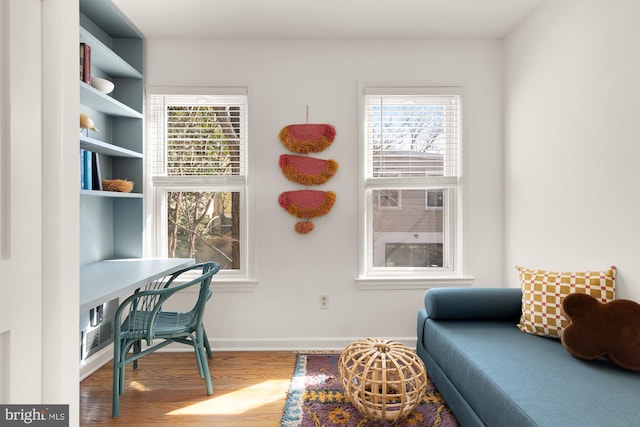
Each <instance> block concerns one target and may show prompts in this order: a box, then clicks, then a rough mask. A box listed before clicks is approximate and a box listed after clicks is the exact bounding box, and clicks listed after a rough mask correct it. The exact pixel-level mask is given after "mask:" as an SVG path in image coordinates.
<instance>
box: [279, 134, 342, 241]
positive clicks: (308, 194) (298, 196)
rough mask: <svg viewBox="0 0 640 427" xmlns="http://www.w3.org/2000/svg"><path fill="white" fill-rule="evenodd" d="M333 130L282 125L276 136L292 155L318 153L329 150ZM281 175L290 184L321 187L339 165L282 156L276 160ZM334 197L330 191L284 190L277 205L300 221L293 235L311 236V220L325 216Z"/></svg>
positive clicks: (307, 158)
mask: <svg viewBox="0 0 640 427" xmlns="http://www.w3.org/2000/svg"><path fill="white" fill-rule="evenodd" d="M335 135H336V130H335V128H334V127H333V126H331V125H328V124H299V125H288V126H285V127H284V128H283V129H282V130H281V131H280V134H279V137H280V141H281V142H282V144H283V145H284V146H285V147H286V148H287V149H288V150H289V151H291V152H294V153H300V154H308V153H317V152H319V151H322V150H324V149H326V148H327V147H329V146H330V145H331V144H332V143H333V140H334V138H335ZM278 163H279V166H280V170H281V171H282V174H283V175H284V176H285V177H286V178H287V179H288V180H289V181H291V182H295V183H297V184H301V185H304V186H311V185H321V184H324V183H326V182H327V181H329V180H330V179H331V178H332V177H333V176H334V175H335V173H336V172H337V170H338V162H336V161H335V160H332V159H330V160H324V159H318V158H315V157H311V156H308V155H296V154H282V155H281V156H280V160H279V162H278ZM335 200H336V194H335V193H334V192H333V191H321V190H308V189H307V190H295V191H285V192H283V193H281V194H280V196H279V197H278V204H280V206H281V207H282V208H283V209H284V210H286V211H287V212H288V213H290V214H291V215H293V216H295V217H296V218H298V219H301V220H302V221H298V222H297V223H296V225H295V227H294V228H295V230H296V232H298V233H300V234H307V233H310V232H311V231H312V230H313V229H314V225H313V223H312V222H311V221H309V220H310V219H311V218H316V217H319V216H323V215H326V214H327V213H329V211H330V210H331V208H332V207H333V205H334V203H335Z"/></svg>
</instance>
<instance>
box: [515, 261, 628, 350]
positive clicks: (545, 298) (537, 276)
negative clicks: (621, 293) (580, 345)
mask: <svg viewBox="0 0 640 427" xmlns="http://www.w3.org/2000/svg"><path fill="white" fill-rule="evenodd" d="M516 268H517V269H518V271H519V272H520V273H519V278H520V286H521V288H522V315H521V317H520V323H519V324H518V328H520V330H521V331H523V332H527V333H530V334H535V335H542V336H548V337H554V338H560V336H561V335H562V330H563V328H565V327H566V326H567V324H568V321H567V319H566V318H565V317H564V316H563V315H562V300H563V299H564V297H565V296H567V295H569V294H572V293H583V294H588V295H591V296H593V297H595V298H597V299H598V300H599V301H601V302H603V303H606V302H609V301H612V300H613V299H614V298H615V278H616V268H615V267H611V268H609V269H608V270H605V271H584V272H556V271H546V270H531V269H528V268H524V267H520V266H517V267H516Z"/></svg>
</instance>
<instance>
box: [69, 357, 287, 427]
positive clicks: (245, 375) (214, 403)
mask: <svg viewBox="0 0 640 427" xmlns="http://www.w3.org/2000/svg"><path fill="white" fill-rule="evenodd" d="M295 359H296V355H295V353H293V352H214V354H213V358H212V359H210V360H209V368H210V370H211V379H212V381H213V395H212V396H207V393H206V389H205V385H204V381H203V380H202V378H200V376H199V375H198V368H197V366H196V362H195V356H194V354H193V353H192V352H189V353H162V352H158V353H153V354H150V355H148V356H146V357H143V358H142V359H140V364H139V367H138V369H137V370H136V371H134V370H133V369H132V367H131V365H128V366H127V371H126V376H125V383H126V386H125V391H124V394H123V395H122V396H121V397H120V417H118V418H111V385H112V372H113V371H112V369H113V365H112V364H111V363H109V364H107V365H105V366H103V367H102V368H100V369H99V370H98V371H96V372H95V373H93V374H92V375H91V376H89V377H88V378H86V379H85V380H84V381H82V382H81V383H80V425H81V426H89V425H91V426H103V425H110V426H112V425H132V426H140V427H142V426H189V427H196V426H213V427H216V426H224V427H240V426H242V427H267V426H268V427H277V426H279V425H280V418H281V416H282V410H283V408H284V403H285V400H286V395H287V390H288V389H289V384H290V381H291V376H292V374H293V370H294V365H295Z"/></svg>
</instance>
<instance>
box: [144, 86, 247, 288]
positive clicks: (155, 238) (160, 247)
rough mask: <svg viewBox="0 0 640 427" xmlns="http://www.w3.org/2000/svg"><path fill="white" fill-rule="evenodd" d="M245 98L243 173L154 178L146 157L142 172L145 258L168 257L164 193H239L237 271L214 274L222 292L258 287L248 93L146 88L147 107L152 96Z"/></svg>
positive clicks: (240, 89) (232, 89) (148, 140)
mask: <svg viewBox="0 0 640 427" xmlns="http://www.w3.org/2000/svg"><path fill="white" fill-rule="evenodd" d="M193 95H203V96H214V97H215V96H221V97H224V96H244V97H245V117H244V120H245V122H246V123H245V127H244V131H245V137H244V141H245V143H244V147H243V148H244V156H245V161H244V174H243V175H229V176H207V177H200V176H186V177H171V176H154V175H153V172H152V171H153V165H152V162H153V161H154V159H153V158H152V157H153V156H151V155H147V156H145V158H146V168H145V169H146V170H145V194H146V197H145V209H146V211H147V214H146V218H147V220H146V221H145V234H146V236H147V237H146V238H145V248H146V251H145V252H146V253H147V256H151V257H167V256H168V241H167V238H168V236H167V230H168V218H167V194H168V192H172V191H184V192H196V191H206V192H239V193H240V219H239V221H240V222H239V227H240V268H239V269H237V270H231V269H227V270H220V272H219V273H217V274H216V281H215V283H213V282H212V286H215V287H216V289H217V290H222V291H231V292H233V291H252V290H253V289H254V287H255V285H256V284H257V282H256V281H255V280H253V279H252V278H251V277H252V268H251V258H252V254H251V253H250V248H251V244H250V230H249V224H250V223H251V218H250V214H251V212H252V209H251V207H250V203H251V199H250V197H249V194H250V193H251V185H250V182H251V180H250V179H249V170H250V159H251V156H250V154H249V151H250V143H249V141H250V139H249V135H248V127H249V126H248V120H249V118H248V116H249V114H248V102H249V100H248V90H247V88H246V87H148V88H147V94H146V96H147V103H148V105H150V99H151V97H152V96H193ZM147 121H148V122H147V123H146V125H145V127H147V128H149V127H151V126H153V123H152V121H151V120H150V119H147ZM149 135H150V132H149V133H148V134H147V136H146V137H145V149H146V152H147V153H151V144H153V141H152V140H151V137H150V136H149ZM176 178H178V179H176Z"/></svg>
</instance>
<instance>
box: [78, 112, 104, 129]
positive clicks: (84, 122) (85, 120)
mask: <svg viewBox="0 0 640 427" xmlns="http://www.w3.org/2000/svg"><path fill="white" fill-rule="evenodd" d="M80 129H81V130H82V129H87V132H88V131H89V130H92V131H94V132H100V131H99V130H98V128H97V127H96V125H95V124H94V123H93V120H91V119H90V118H89V117H88V116H86V115H85V114H82V113H80Z"/></svg>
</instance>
